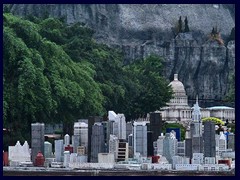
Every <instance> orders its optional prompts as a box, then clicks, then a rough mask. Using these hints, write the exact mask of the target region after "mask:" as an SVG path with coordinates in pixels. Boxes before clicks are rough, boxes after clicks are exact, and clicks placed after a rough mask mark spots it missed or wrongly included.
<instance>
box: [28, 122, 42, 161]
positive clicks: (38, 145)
mask: <svg viewBox="0 0 240 180" xmlns="http://www.w3.org/2000/svg"><path fill="white" fill-rule="evenodd" d="M31 128H32V143H31V159H32V161H33V162H35V158H36V156H37V154H38V152H39V151H41V152H42V153H43V154H44V129H45V128H44V123H32V124H31Z"/></svg>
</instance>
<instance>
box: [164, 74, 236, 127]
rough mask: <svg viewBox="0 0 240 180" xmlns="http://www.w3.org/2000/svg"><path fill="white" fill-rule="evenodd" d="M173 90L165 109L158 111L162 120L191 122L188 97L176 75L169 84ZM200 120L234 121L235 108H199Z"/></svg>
mask: <svg viewBox="0 0 240 180" xmlns="http://www.w3.org/2000/svg"><path fill="white" fill-rule="evenodd" d="M169 86H172V89H173V93H174V94H173V98H172V99H171V100H170V102H169V103H167V106H166V107H163V108H161V109H160V112H161V113H162V120H163V121H167V122H176V121H181V122H186V123H187V124H188V123H189V122H190V121H192V110H193V108H191V107H190V106H189V105H188V97H187V94H186V91H185V88H184V85H183V83H182V82H181V81H179V80H178V74H174V79H173V81H172V82H171V83H170V84H169ZM200 110H201V115H202V118H205V117H217V118H220V119H221V120H223V121H226V120H228V121H232V122H233V121H235V108H231V107H226V106H215V107H209V108H200Z"/></svg>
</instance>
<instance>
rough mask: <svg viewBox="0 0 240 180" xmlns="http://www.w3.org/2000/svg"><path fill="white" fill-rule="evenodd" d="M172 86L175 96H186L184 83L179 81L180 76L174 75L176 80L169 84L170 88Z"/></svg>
mask: <svg viewBox="0 0 240 180" xmlns="http://www.w3.org/2000/svg"><path fill="white" fill-rule="evenodd" d="M170 85H171V86H172V89H173V92H174V94H175V95H177V94H178V95H186V91H185V89H184V85H183V83H182V82H181V81H179V80H178V74H174V80H173V81H172V82H171V83H170V84H169V86H170Z"/></svg>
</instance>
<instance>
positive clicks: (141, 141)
mask: <svg viewBox="0 0 240 180" xmlns="http://www.w3.org/2000/svg"><path fill="white" fill-rule="evenodd" d="M133 125H134V126H133V150H134V155H135V154H136V152H138V153H140V154H141V155H142V156H144V157H147V125H146V122H134V123H133Z"/></svg>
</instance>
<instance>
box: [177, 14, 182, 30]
mask: <svg viewBox="0 0 240 180" xmlns="http://www.w3.org/2000/svg"><path fill="white" fill-rule="evenodd" d="M182 32H183V22H182V17H181V16H180V17H179V20H178V33H182Z"/></svg>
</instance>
